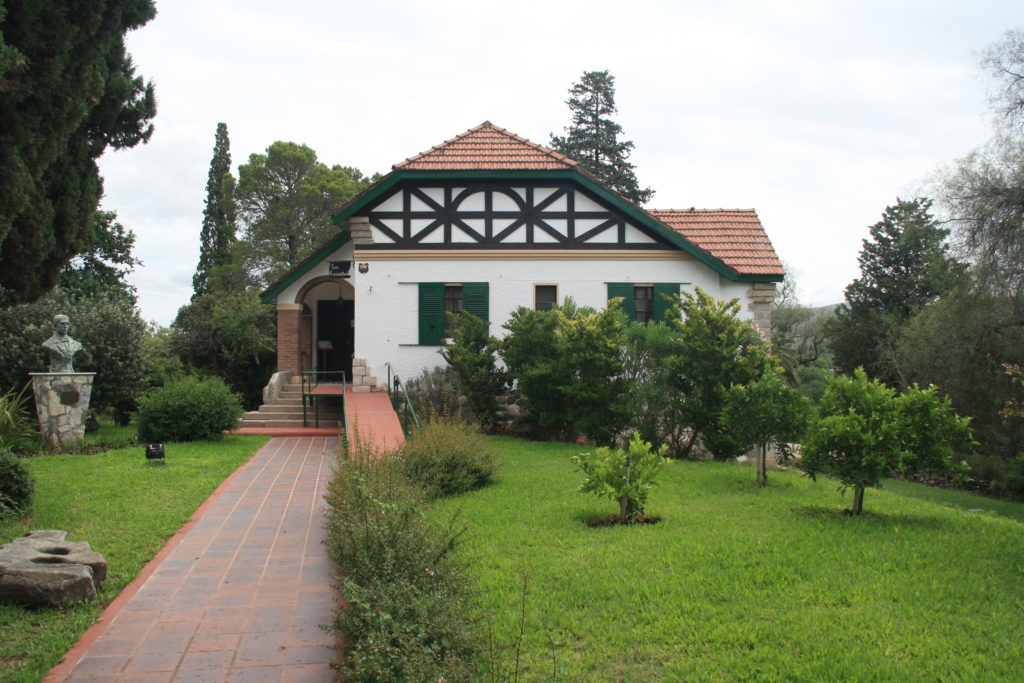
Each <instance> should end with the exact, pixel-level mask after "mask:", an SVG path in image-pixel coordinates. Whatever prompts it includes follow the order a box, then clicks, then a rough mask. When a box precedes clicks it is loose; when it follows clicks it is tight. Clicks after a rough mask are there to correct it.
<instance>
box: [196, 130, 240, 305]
mask: <svg viewBox="0 0 1024 683" xmlns="http://www.w3.org/2000/svg"><path fill="white" fill-rule="evenodd" d="M234 191H235V178H234V176H232V175H231V141H230V140H229V139H228V124H226V123H218V124H217V133H216V136H215V141H214V145H213V158H212V159H211V160H210V173H209V175H208V176H207V179H206V205H205V207H204V208H203V229H202V230H201V231H200V233H199V264H198V265H197V266H196V274H195V275H194V276H192V300H193V301H195V299H196V297H199V296H202V295H203V294H209V292H210V289H211V287H210V272H211V271H212V270H213V269H214V268H216V267H218V266H225V265H227V264H228V263H229V262H230V260H231V250H230V247H231V244H232V242H234V241H235V231H236V230H237V227H236V225H235V220H236V217H237V208H236V207H235V197H234Z"/></svg>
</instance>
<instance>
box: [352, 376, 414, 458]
mask: <svg viewBox="0 0 1024 683" xmlns="http://www.w3.org/2000/svg"><path fill="white" fill-rule="evenodd" d="M345 409H346V412H348V426H349V429H351V430H352V434H351V436H350V438H353V439H357V440H359V441H362V442H364V443H366V442H369V443H372V444H373V446H374V448H376V449H377V450H379V451H381V452H385V453H387V452H390V451H393V450H395V449H397V448H400V447H401V446H402V445H403V444H404V443H405V435H404V434H402V424H401V423H400V422H399V421H398V415H397V414H396V413H395V410H394V408H392V407H391V399H390V398H389V397H388V394H387V392H384V391H374V392H356V393H351V394H346V395H345Z"/></svg>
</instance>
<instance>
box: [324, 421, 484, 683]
mask: <svg viewBox="0 0 1024 683" xmlns="http://www.w3.org/2000/svg"><path fill="white" fill-rule="evenodd" d="M326 500H327V504H328V515H327V518H328V522H327V535H328V538H327V550H328V553H329V554H330V555H331V557H332V559H333V560H334V562H335V563H336V564H337V566H338V569H339V573H340V575H341V576H342V580H343V588H342V596H343V598H344V601H345V603H346V604H345V605H343V606H342V607H341V608H340V609H339V610H338V613H337V618H336V620H335V623H334V628H335V630H337V631H339V632H340V633H341V635H342V638H343V640H344V642H345V658H344V663H343V664H342V673H343V677H344V678H345V679H346V680H357V681H370V680H380V681H383V680H388V681H406V680H409V681H427V680H431V681H436V680H442V679H443V680H450V681H457V680H472V679H473V676H472V671H473V669H474V668H475V666H476V664H475V663H476V661H477V653H478V652H479V650H480V648H481V642H482V638H480V637H479V634H478V633H477V630H476V624H477V623H478V620H477V619H475V618H473V613H472V608H471V602H470V588H469V586H470V580H469V577H468V575H467V573H466V566H465V565H464V564H463V563H462V562H460V560H459V559H458V557H457V556H456V552H455V551H456V549H457V546H458V544H459V538H460V536H461V533H462V531H461V530H459V529H457V528H455V526H454V524H450V525H448V526H441V525H438V524H436V523H434V522H431V521H430V520H428V519H427V518H426V517H425V516H424V515H423V513H422V506H423V505H424V494H423V492H422V491H421V490H420V489H419V487H417V486H416V485H415V484H413V483H412V482H410V481H409V480H408V479H406V478H405V477H404V476H403V474H402V472H401V464H400V462H399V460H398V459H396V458H394V457H383V456H380V455H379V454H376V453H373V452H370V450H369V449H367V448H366V447H365V446H363V445H361V444H360V443H359V441H358V439H356V447H355V448H354V454H353V456H352V457H351V458H348V459H343V460H340V461H339V463H338V468H337V470H336V471H335V474H334V477H333V479H332V480H331V483H330V485H329V487H328V492H327V496H326Z"/></svg>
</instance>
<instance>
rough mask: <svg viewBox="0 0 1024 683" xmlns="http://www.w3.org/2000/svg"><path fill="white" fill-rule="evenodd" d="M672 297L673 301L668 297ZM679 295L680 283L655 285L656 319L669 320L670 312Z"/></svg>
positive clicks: (657, 320) (658, 320) (656, 320)
mask: <svg viewBox="0 0 1024 683" xmlns="http://www.w3.org/2000/svg"><path fill="white" fill-rule="evenodd" d="M666 296H668V297H671V299H672V300H671V301H669V300H667V299H666ZM677 296H679V283H678V282H676V283H671V284H664V283H663V284H655V285H654V321H655V322H660V321H662V320H668V312H669V311H670V310H671V309H672V303H673V302H674V301H675V297H677Z"/></svg>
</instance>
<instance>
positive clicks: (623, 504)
mask: <svg viewBox="0 0 1024 683" xmlns="http://www.w3.org/2000/svg"><path fill="white" fill-rule="evenodd" d="M628 516H629V498H627V497H626V496H619V524H625V523H626V521H627V518H628Z"/></svg>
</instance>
